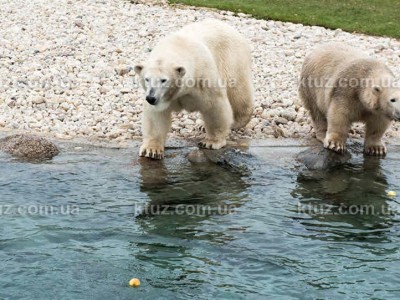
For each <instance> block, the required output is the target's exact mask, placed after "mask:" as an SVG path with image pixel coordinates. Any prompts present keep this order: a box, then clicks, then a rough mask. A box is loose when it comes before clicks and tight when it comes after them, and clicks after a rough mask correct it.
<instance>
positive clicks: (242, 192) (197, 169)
mask: <svg viewBox="0 0 400 300" xmlns="http://www.w3.org/2000/svg"><path fill="white" fill-rule="evenodd" d="M139 163H140V165H141V169H140V174H141V186H140V190H141V192H144V193H146V194H147V196H148V197H149V202H148V203H147V204H146V206H144V207H143V208H142V209H141V210H140V211H138V212H137V217H138V220H139V223H140V224H141V225H142V226H143V228H144V229H145V230H146V231H151V232H152V233H157V234H159V233H162V234H168V233H167V231H168V230H171V229H172V228H174V227H173V226H170V225H169V226H164V225H163V224H165V222H167V223H176V224H177V227H178V226H179V228H181V229H182V230H175V229H174V233H173V235H176V234H177V233H178V232H180V233H181V234H182V236H185V237H186V238H187V236H186V235H187V234H189V235H193V236H195V235H196V230H197V229H196V226H197V225H199V224H200V223H201V222H203V221H205V220H207V219H208V218H211V217H212V216H223V215H228V214H234V212H235V209H236V208H238V207H240V206H241V205H243V204H244V203H245V202H246V201H247V198H248V195H247V193H246V190H247V188H248V187H249V184H248V183H246V182H245V180H244V178H243V175H240V174H236V173H232V172H229V171H227V170H224V169H223V168H221V167H219V166H217V165H215V164H212V163H202V164H191V163H190V162H188V161H187V159H186V158H182V157H181V156H179V157H175V158H169V159H168V164H166V163H165V162H164V161H163V160H148V159H140V160H139ZM227 182H229V189H227ZM186 227H187V228H186ZM185 228H186V229H187V230H186V229H185ZM171 234H172V233H171ZM215 234H217V235H220V237H221V238H222V239H224V234H223V233H222V232H218V233H217V232H216V233H215ZM228 239H229V238H228Z"/></svg>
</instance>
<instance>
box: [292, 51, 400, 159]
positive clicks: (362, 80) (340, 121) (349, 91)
mask: <svg viewBox="0 0 400 300" xmlns="http://www.w3.org/2000/svg"><path fill="white" fill-rule="evenodd" d="M299 94H300V98H301V99H302V101H303V103H304V106H305V107H306V108H307V109H308V110H309V111H310V114H311V118H312V121H313V124H314V130H315V132H316V135H317V139H318V140H320V141H321V142H323V144H324V146H325V148H328V149H331V150H333V151H336V152H339V153H343V152H345V150H346V140H347V135H348V133H349V130H350V127H351V124H352V123H353V122H359V121H361V122H364V123H365V124H366V135H365V143H364V144H365V145H364V151H365V153H366V154H368V155H375V156H383V155H385V154H386V147H385V145H384V143H383V142H382V137H383V135H384V134H385V132H386V130H387V129H388V128H389V126H390V124H391V122H392V121H393V120H399V119H400V89H399V88H398V87H397V86H396V85H395V82H394V76H393V73H392V72H391V71H390V70H389V68H388V67H387V66H386V65H385V64H383V63H381V62H380V61H378V60H376V59H373V58H370V57H369V56H367V55H366V54H364V53H362V52H360V51H359V50H357V49H354V48H351V47H349V46H346V45H343V44H339V43H329V44H325V45H323V46H320V47H318V48H317V49H315V50H314V51H313V52H312V53H310V54H309V55H308V56H307V57H306V59H305V61H304V64H303V68H302V71H301V77H300V86H299Z"/></svg>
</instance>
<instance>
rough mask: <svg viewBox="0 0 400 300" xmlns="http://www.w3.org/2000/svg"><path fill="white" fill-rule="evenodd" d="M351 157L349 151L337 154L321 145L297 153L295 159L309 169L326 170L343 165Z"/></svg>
mask: <svg viewBox="0 0 400 300" xmlns="http://www.w3.org/2000/svg"><path fill="white" fill-rule="evenodd" d="M350 159H351V154H350V152H348V151H346V152H345V153H344V154H338V153H336V152H334V151H332V150H328V149H325V148H324V147H323V146H322V145H321V146H315V147H311V148H308V149H307V150H304V151H302V152H300V153H299V154H298V155H297V160H298V161H299V162H301V163H303V164H304V165H305V166H306V168H307V169H309V170H328V169H331V168H334V167H338V166H341V165H344V164H345V163H347V162H348V161H349V160H350Z"/></svg>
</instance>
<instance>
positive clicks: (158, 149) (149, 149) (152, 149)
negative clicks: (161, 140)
mask: <svg viewBox="0 0 400 300" xmlns="http://www.w3.org/2000/svg"><path fill="white" fill-rule="evenodd" d="M139 155H140V156H142V157H148V158H153V159H163V158H164V147H163V146H159V145H156V144H151V143H149V144H143V145H142V146H141V147H140V151H139Z"/></svg>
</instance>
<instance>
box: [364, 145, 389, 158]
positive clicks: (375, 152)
mask: <svg viewBox="0 0 400 300" xmlns="http://www.w3.org/2000/svg"><path fill="white" fill-rule="evenodd" d="M364 153H365V154H366V155H372V156H385V155H386V147H385V146H384V145H382V144H380V145H368V146H367V145H366V146H365V149H364Z"/></svg>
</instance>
